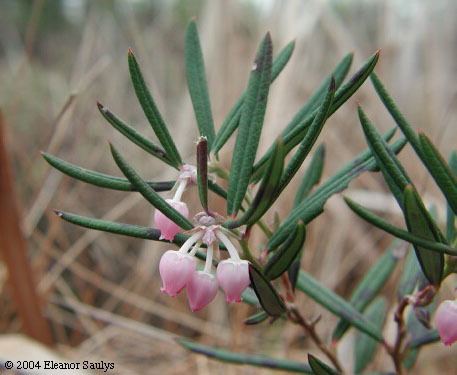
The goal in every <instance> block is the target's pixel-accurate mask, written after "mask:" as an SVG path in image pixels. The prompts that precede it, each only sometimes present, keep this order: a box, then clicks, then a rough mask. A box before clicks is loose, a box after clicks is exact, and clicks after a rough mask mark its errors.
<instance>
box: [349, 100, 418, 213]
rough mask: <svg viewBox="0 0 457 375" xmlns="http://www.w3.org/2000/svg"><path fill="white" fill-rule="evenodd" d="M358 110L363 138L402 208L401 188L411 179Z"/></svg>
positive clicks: (360, 109) (359, 109)
mask: <svg viewBox="0 0 457 375" xmlns="http://www.w3.org/2000/svg"><path fill="white" fill-rule="evenodd" d="M358 111H359V119H360V123H361V124H362V128H363V132H364V133H365V138H366V140H367V143H368V146H369V147H370V149H371V150H372V152H373V155H374V157H375V159H376V164H377V165H378V166H379V168H380V169H381V172H382V174H383V175H384V178H385V180H386V182H387V184H388V185H389V188H390V190H391V191H392V193H393V194H394V196H395V198H396V199H397V202H398V204H399V205H400V207H402V208H403V190H404V189H405V186H406V185H408V184H409V183H411V180H410V179H409V177H408V175H407V174H406V171H405V170H404V168H403V167H402V166H401V164H400V162H399V161H398V160H397V158H396V157H395V155H394V154H393V153H392V152H391V151H390V150H389V147H388V145H387V143H386V142H385V141H384V140H383V139H382V137H381V135H380V134H379V133H378V131H377V130H376V128H375V127H374V126H373V124H372V123H371V122H370V120H369V119H368V117H367V116H366V115H365V113H364V112H363V110H362V108H361V107H358Z"/></svg>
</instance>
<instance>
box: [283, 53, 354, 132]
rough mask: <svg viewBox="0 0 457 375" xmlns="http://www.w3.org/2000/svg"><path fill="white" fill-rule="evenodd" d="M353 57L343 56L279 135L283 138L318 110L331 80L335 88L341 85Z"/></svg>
mask: <svg viewBox="0 0 457 375" xmlns="http://www.w3.org/2000/svg"><path fill="white" fill-rule="evenodd" d="M353 57H354V55H353V54H352V53H348V54H347V55H346V56H344V57H343V58H342V59H341V61H340V62H339V63H338V65H337V66H336V67H335V69H334V70H333V72H331V73H330V74H329V75H328V76H327V77H325V79H324V80H323V81H322V82H321V84H320V85H319V87H318V88H317V89H316V90H315V91H314V92H313V94H312V95H311V96H310V97H309V99H308V100H307V101H306V103H305V104H304V105H303V106H302V107H301V108H300V110H299V111H298V112H297V113H296V114H295V116H294V117H293V118H292V120H291V121H290V122H289V124H287V126H286V128H285V129H284V130H283V131H282V133H281V135H282V136H285V135H286V134H287V133H289V132H290V131H291V130H292V129H293V128H295V127H296V126H297V125H298V124H300V123H301V122H302V121H303V120H304V119H305V118H306V117H308V116H309V115H310V114H311V113H312V112H313V111H314V110H316V108H318V107H319V106H320V105H321V104H322V102H323V101H324V98H325V96H326V95H327V92H328V87H329V85H330V82H331V81H332V78H334V79H335V85H336V88H338V87H340V86H341V84H342V83H343V80H344V78H345V77H346V75H347V74H348V72H349V68H350V67H351V64H352V59H353Z"/></svg>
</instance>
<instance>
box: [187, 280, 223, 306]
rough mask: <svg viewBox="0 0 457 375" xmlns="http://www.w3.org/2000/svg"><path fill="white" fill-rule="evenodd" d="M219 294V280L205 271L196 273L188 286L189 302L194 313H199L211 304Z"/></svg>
mask: <svg viewBox="0 0 457 375" xmlns="http://www.w3.org/2000/svg"><path fill="white" fill-rule="evenodd" d="M216 294H217V280H216V277H215V276H214V275H211V274H210V273H208V272H205V271H197V272H194V273H193V275H192V278H191V279H190V281H189V282H188V284H187V300H188V301H189V306H190V309H191V310H192V311H198V310H200V309H202V308H204V307H205V306H206V305H207V304H209V303H210V302H211V301H212V300H213V299H214V297H216Z"/></svg>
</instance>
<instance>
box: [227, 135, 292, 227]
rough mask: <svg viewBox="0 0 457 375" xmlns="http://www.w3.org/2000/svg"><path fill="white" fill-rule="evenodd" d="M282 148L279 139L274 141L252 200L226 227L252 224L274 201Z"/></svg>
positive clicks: (282, 156) (281, 163) (280, 173)
mask: <svg viewBox="0 0 457 375" xmlns="http://www.w3.org/2000/svg"><path fill="white" fill-rule="evenodd" d="M284 156H285V155H284V148H283V144H282V142H281V139H279V140H277V141H276V147H275V152H274V153H273V154H272V157H271V160H270V164H269V168H268V171H269V173H267V174H266V175H265V176H264V178H263V180H262V182H261V184H260V187H259V189H258V191H257V193H256V195H255V197H254V200H253V201H252V203H251V204H250V206H249V207H248V209H247V210H246V211H244V213H243V215H242V216H241V217H240V218H239V219H235V220H232V221H228V222H226V223H225V224H224V226H226V227H227V228H237V227H239V226H241V225H244V224H247V225H252V224H253V223H255V222H257V221H258V220H259V219H260V218H261V217H262V216H263V215H264V214H265V212H267V210H268V209H269V208H270V207H271V205H272V204H273V203H274V201H275V197H276V191H277V190H278V184H279V181H280V180H281V176H282V171H283V168H284Z"/></svg>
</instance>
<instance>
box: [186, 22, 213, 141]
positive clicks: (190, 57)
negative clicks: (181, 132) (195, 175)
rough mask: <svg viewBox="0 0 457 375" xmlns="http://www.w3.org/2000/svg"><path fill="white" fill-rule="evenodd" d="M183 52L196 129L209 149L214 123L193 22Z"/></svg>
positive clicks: (201, 55)
mask: <svg viewBox="0 0 457 375" xmlns="http://www.w3.org/2000/svg"><path fill="white" fill-rule="evenodd" d="M184 52H185V61H186V76H187V85H188V87H189V93H190V97H191V99H192V105H193V106H194V112H195V118H196V119H197V125H198V129H199V131H200V135H201V136H203V137H206V138H207V139H208V147H209V148H211V145H212V143H213V141H214V137H215V131H214V122H213V115H212V113H211V103H210V100H209V94H208V84H207V82H206V74H205V64H204V62H203V53H202V50H201V47H200V40H199V38H198V31H197V25H196V24H195V21H191V22H190V23H189V26H188V27H187V32H186V43H185V48H184Z"/></svg>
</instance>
